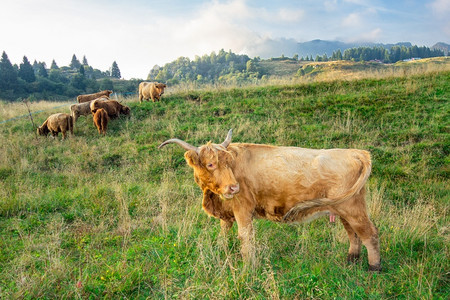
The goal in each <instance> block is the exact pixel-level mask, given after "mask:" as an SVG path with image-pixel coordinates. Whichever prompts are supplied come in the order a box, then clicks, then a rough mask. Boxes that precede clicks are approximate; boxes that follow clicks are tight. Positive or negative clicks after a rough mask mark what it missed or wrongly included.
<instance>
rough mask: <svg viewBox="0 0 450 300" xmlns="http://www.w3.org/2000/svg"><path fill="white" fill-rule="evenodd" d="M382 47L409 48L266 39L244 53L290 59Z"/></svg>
mask: <svg viewBox="0 0 450 300" xmlns="http://www.w3.org/2000/svg"><path fill="white" fill-rule="evenodd" d="M376 46H382V47H385V48H387V49H390V48H391V47H393V46H405V47H411V46H412V44H411V43H410V42H401V43H396V44H382V43H368V42H366V43H365V42H360V43H358V42H355V43H345V42H340V41H325V40H313V41H309V42H302V43H299V42H296V41H295V40H292V39H280V40H273V39H266V40H264V41H262V42H260V43H259V44H257V45H254V46H253V47H250V48H248V49H246V51H244V52H245V53H246V54H248V55H249V56H250V57H254V56H260V57H261V58H271V57H280V56H281V55H284V56H287V57H292V56H293V55H294V54H298V56H299V57H306V56H308V57H309V56H312V57H313V58H315V57H316V55H320V56H322V55H324V54H327V55H328V56H331V55H332V54H333V52H334V51H337V50H338V49H340V50H341V52H344V51H345V50H346V49H349V48H355V47H376Z"/></svg>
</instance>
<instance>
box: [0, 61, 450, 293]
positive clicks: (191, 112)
mask: <svg viewBox="0 0 450 300" xmlns="http://www.w3.org/2000/svg"><path fill="white" fill-rule="evenodd" d="M168 90H169V92H168V93H167V94H166V95H164V96H163V98H162V101H161V102H157V103H152V102H144V103H139V101H138V100H137V96H132V97H128V98H121V99H120V100H122V101H123V102H124V103H125V104H126V105H128V106H129V107H130V108H131V115H130V116H128V117H121V118H119V119H116V120H112V121H111V122H110V123H109V128H108V132H107V135H106V136H104V137H103V136H100V135H99V134H98V133H97V130H96V128H95V127H94V125H93V123H92V117H90V116H88V117H81V118H80V119H79V120H78V121H77V123H76V126H75V134H74V136H70V137H69V138H68V139H66V140H64V141H63V140H61V135H60V136H59V138H58V139H53V138H51V137H48V138H44V137H36V136H35V134H34V131H35V129H34V128H33V125H32V124H31V122H30V120H29V119H28V118H20V119H16V120H13V121H9V122H6V123H3V124H0V135H1V137H0V139H1V141H2V142H1V143H0V153H2V154H1V156H0V233H1V239H0V298H3V299H8V298H25V299H32V298H33V299H34V298H44V299H51V298H75V299H85V298H93V299H95V298H107V299H110V298H113V299H114V298H120V299H145V298H149V299H336V298H337V299H448V298H449V296H450V287H449V286H450V280H449V279H450V276H449V271H450V257H449V256H450V255H449V254H450V253H449V244H450V227H449V224H450V222H449V221H450V218H449V207H450V205H449V200H450V199H449V198H450V197H449V187H448V182H449V181H448V178H449V171H450V169H449V165H450V164H449V163H450V158H449V153H450V139H449V138H450V132H449V131H450V130H449V125H450V124H449V110H450V104H449V99H450V71H448V70H447V71H430V72H424V73H423V74H420V73H419V74H413V75H411V74H408V73H407V72H406V73H405V72H404V73H403V74H402V75H401V76H381V77H380V78H378V77H377V78H365V79H364V78H363V79H352V80H327V81H323V82H307V83H301V82H300V83H291V82H289V83H285V84H282V83H280V84H276V85H266V86H250V87H239V88H227V89H214V88H209V89H202V90H193V89H180V90H177V91H173V92H170V87H169V89H168ZM65 104H66V103H55V102H46V101H35V102H32V103H31V104H30V108H31V110H32V111H38V110H42V109H45V111H44V112H40V113H38V114H35V115H34V116H33V118H34V121H35V123H36V124H38V125H41V124H42V122H43V121H44V120H45V119H46V118H47V116H48V115H49V114H51V113H53V112H56V111H59V112H68V111H69V108H68V105H67V106H62V107H59V108H57V109H51V108H52V107H56V106H60V105H65ZM24 113H26V108H25V106H24V105H23V104H22V103H7V102H0V121H3V120H6V119H9V118H11V117H13V116H17V115H22V114H24ZM230 128H232V129H233V142H251V143H266V144H272V145H283V146H298V147H305V148H359V149H365V150H368V151H370V152H371V154H372V163H373V169H372V175H371V177H370V178H369V182H368V184H367V195H368V196H367V202H368V208H369V212H370V215H371V219H372V220H373V222H374V223H375V225H376V226H377V227H378V229H379V233H380V242H381V256H382V268H383V270H382V272H380V273H377V272H369V271H368V265H367V252H366V250H365V248H364V247H363V252H362V257H361V259H360V262H359V263H356V264H347V263H346V261H345V259H346V255H347V249H348V239H347V234H346V232H345V230H344V228H343V226H342V224H341V223H340V222H339V221H337V222H336V223H329V221H328V219H327V218H326V217H322V218H320V219H318V220H315V221H313V222H311V223H308V224H280V223H274V222H270V221H266V220H255V221H254V226H255V231H256V243H257V246H256V248H257V254H256V256H257V259H256V265H255V266H254V267H249V266H247V265H245V264H244V263H243V261H242V259H241V256H240V252H239V249H240V247H239V240H238V239H237V238H236V236H237V230H236V229H237V228H236V225H234V226H233V228H232V230H231V234H230V235H229V236H227V237H221V236H220V235H219V233H220V226H219V220H217V219H214V218H210V217H208V216H207V215H206V214H205V213H204V212H203V211H202V208H201V198H202V196H201V191H200V189H199V188H198V187H197V185H196V184H195V182H194V179H193V176H192V171H191V169H190V168H189V167H188V166H187V165H186V163H185V161H184V157H183V153H184V151H183V150H182V149H181V148H180V147H176V146H167V147H165V148H163V149H161V150H158V149H157V147H158V145H159V144H160V143H161V142H163V141H164V140H166V139H168V138H173V137H177V138H180V139H183V140H185V141H187V142H189V143H191V144H193V145H202V144H205V143H207V142H208V141H213V142H215V143H219V142H222V141H223V139H224V138H225V136H226V133H227V131H228V129H230ZM337 219H338V218H337Z"/></svg>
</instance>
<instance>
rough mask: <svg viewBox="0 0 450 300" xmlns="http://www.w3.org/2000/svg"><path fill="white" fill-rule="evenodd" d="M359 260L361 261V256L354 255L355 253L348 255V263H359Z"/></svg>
mask: <svg viewBox="0 0 450 300" xmlns="http://www.w3.org/2000/svg"><path fill="white" fill-rule="evenodd" d="M358 260H359V254H353V253H351V254H350V253H349V254H348V255H347V262H348V263H352V264H354V263H356V262H358Z"/></svg>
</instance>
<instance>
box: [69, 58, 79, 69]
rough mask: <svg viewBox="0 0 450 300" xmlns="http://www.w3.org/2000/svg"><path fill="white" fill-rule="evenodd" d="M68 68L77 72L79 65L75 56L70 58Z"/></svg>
mask: <svg viewBox="0 0 450 300" xmlns="http://www.w3.org/2000/svg"><path fill="white" fill-rule="evenodd" d="M69 66H70V68H72V69H74V70H79V69H80V66H81V63H80V61H79V60H78V58H77V57H76V56H75V54H74V55H73V56H72V61H71V62H70V65H69Z"/></svg>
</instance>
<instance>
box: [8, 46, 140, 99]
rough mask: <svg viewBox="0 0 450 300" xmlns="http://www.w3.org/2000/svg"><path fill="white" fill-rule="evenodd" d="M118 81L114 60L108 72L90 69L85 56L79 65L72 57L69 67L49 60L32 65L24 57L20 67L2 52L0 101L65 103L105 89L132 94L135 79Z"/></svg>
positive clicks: (119, 75) (118, 70)
mask: <svg viewBox="0 0 450 300" xmlns="http://www.w3.org/2000/svg"><path fill="white" fill-rule="evenodd" d="M120 78H121V74H120V69H119V66H118V65H117V63H116V62H115V61H114V62H113V64H112V66H111V68H110V70H107V71H100V70H98V69H94V68H93V67H92V66H90V65H89V64H88V61H87V59H86V57H83V60H82V62H80V61H79V60H78V58H77V57H76V56H75V54H74V55H73V56H72V60H71V62H70V64H69V66H62V67H59V66H58V65H57V64H56V62H55V60H53V61H52V63H51V66H50V68H47V66H46V64H45V62H37V61H34V63H33V64H32V63H31V62H30V61H29V60H28V58H27V57H26V56H24V57H23V61H22V63H20V65H16V64H14V65H13V64H12V63H11V61H10V60H9V58H8V55H7V54H6V53H5V52H3V54H2V56H1V59H0V99H2V100H9V101H19V100H21V99H23V98H30V100H33V99H36V100H41V99H46V100H67V99H70V98H74V97H76V96H77V95H80V94H89V93H94V92H97V91H99V90H106V89H109V90H116V91H120V92H122V93H124V92H129V91H133V92H135V86H136V84H137V80H128V81H122V80H119V79H120Z"/></svg>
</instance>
